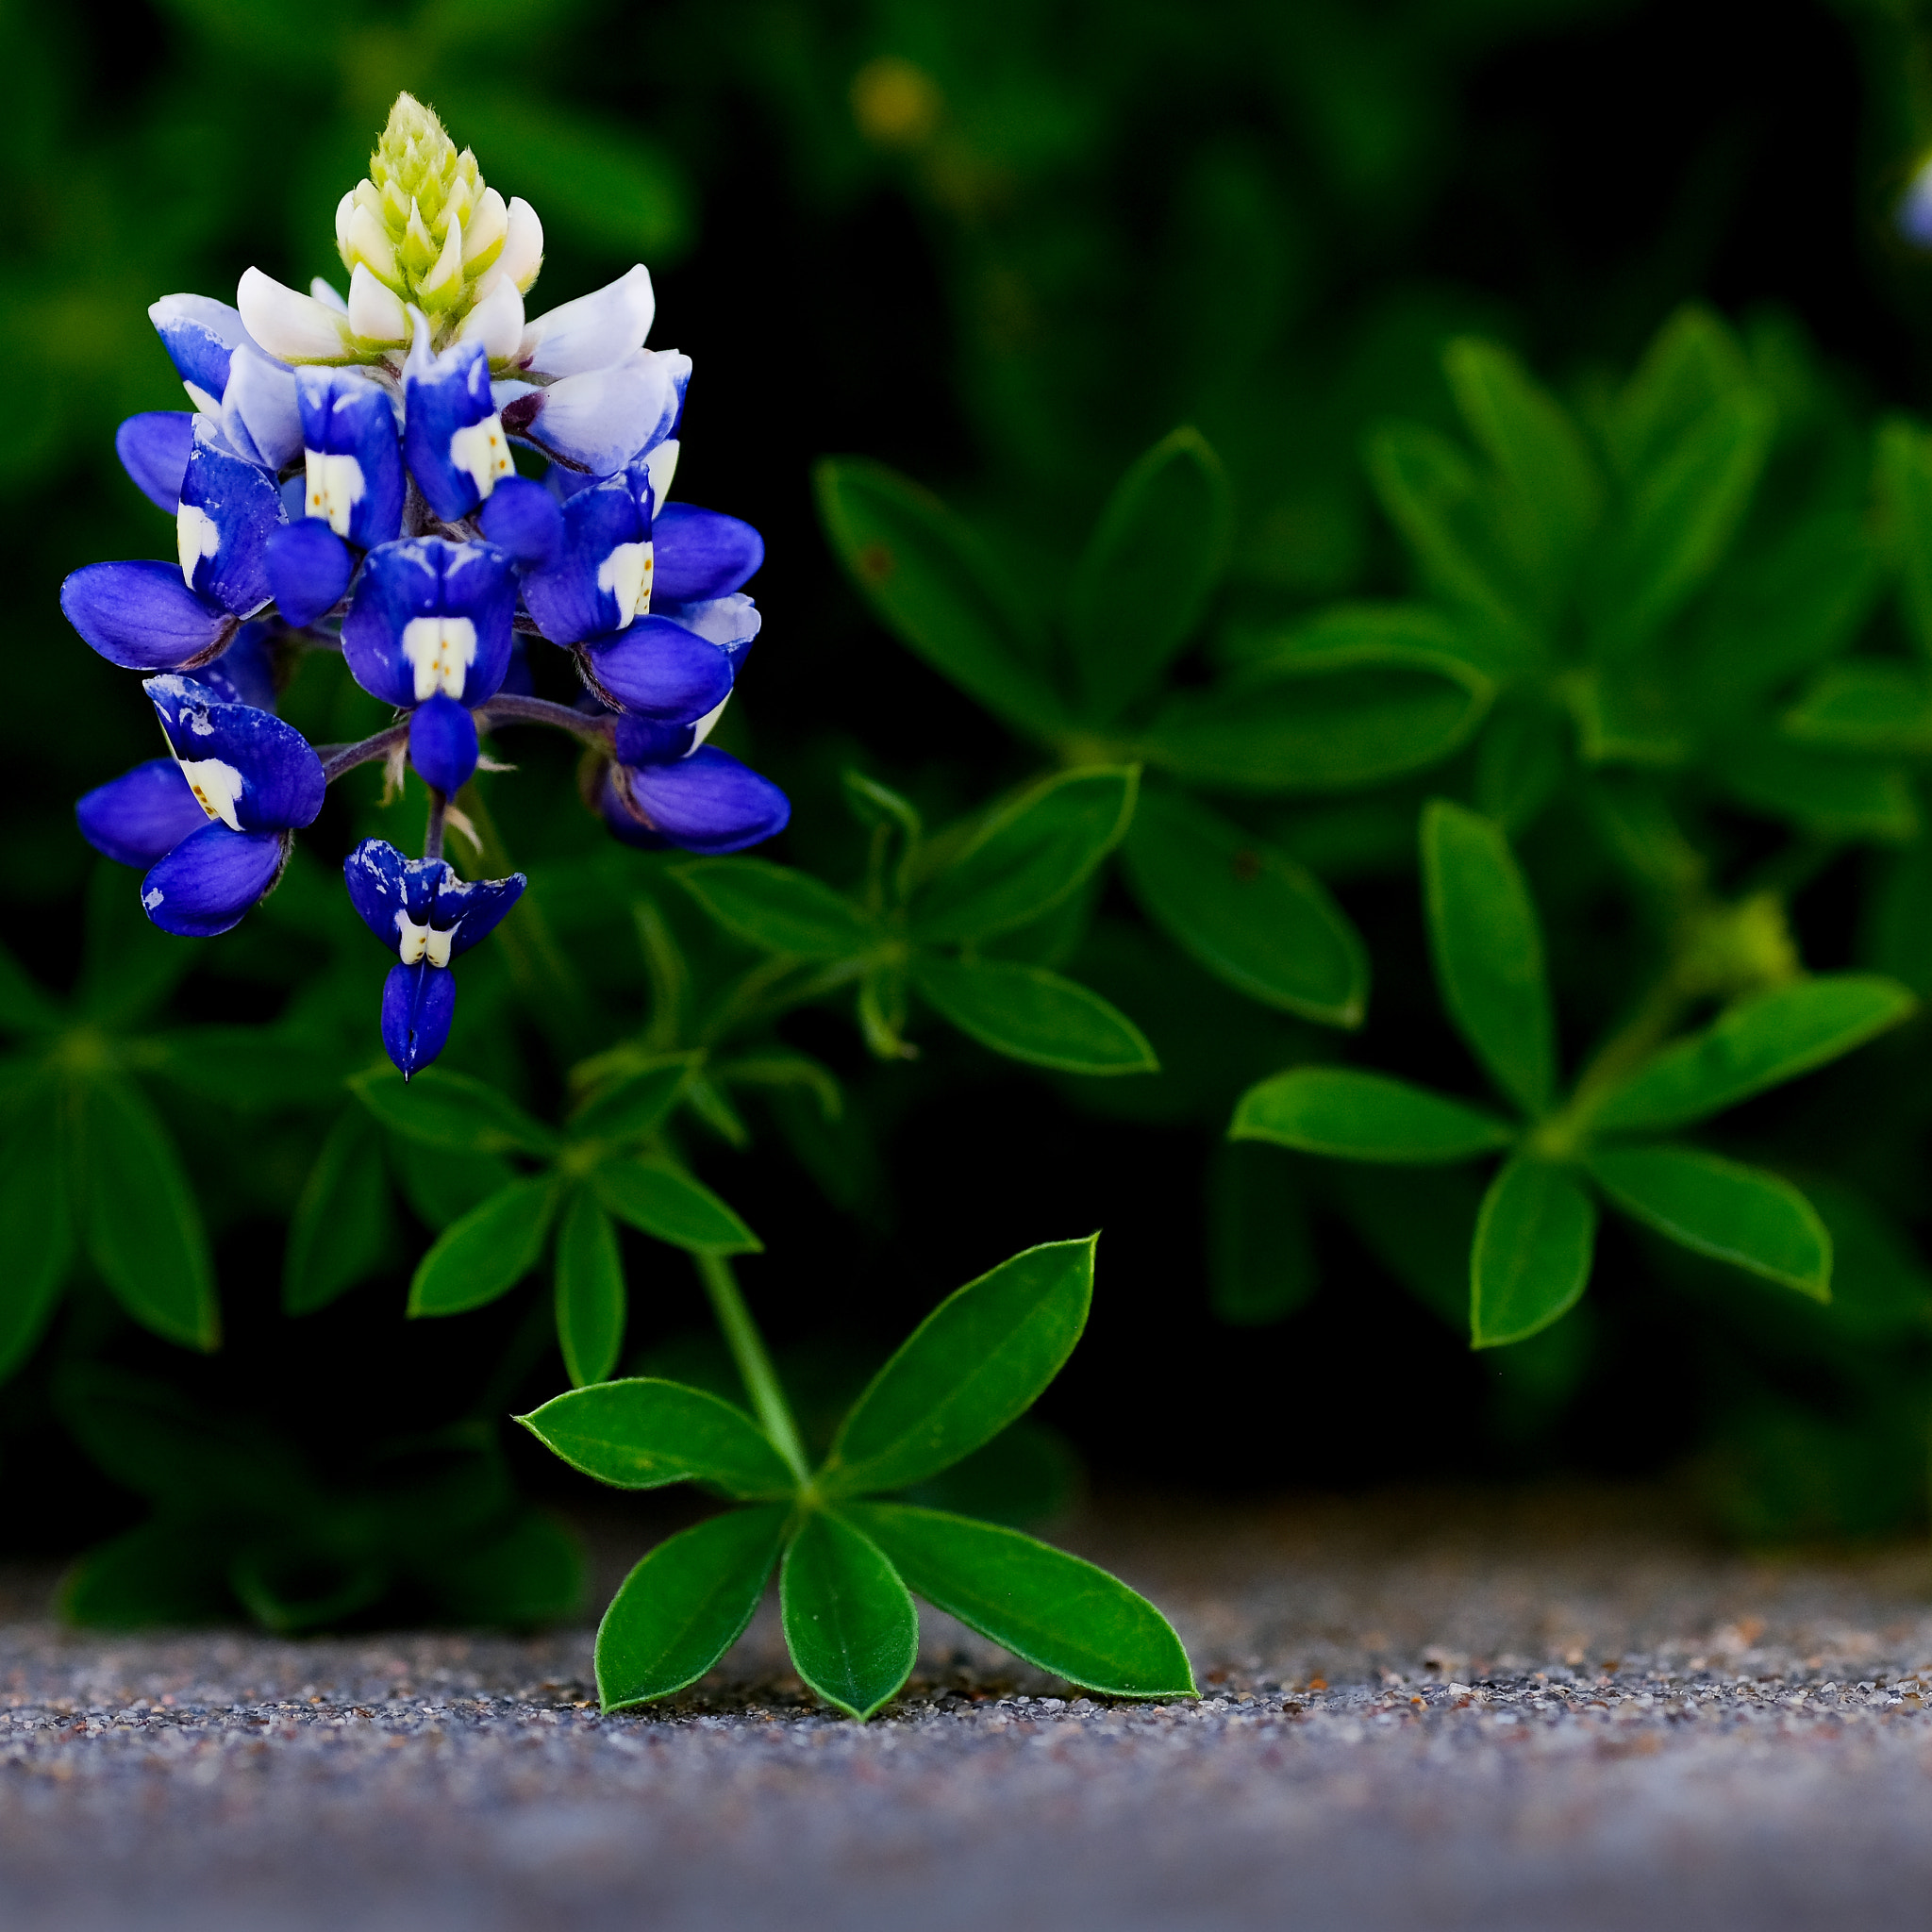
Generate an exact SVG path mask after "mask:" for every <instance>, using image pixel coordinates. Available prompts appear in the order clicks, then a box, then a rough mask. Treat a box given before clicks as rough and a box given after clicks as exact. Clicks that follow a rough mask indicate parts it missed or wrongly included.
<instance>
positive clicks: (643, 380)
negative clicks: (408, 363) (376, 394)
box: [411, 349, 691, 476]
mask: <svg viewBox="0 0 1932 1932" xmlns="http://www.w3.org/2000/svg"><path fill="white" fill-rule="evenodd" d="M690 380H691V358H690V357H689V356H684V355H680V354H679V353H678V352H677V351H676V350H675V349H640V350H639V351H638V352H637V353H636V354H635V355H634V356H628V357H626V358H625V359H624V360H623V361H622V362H618V363H614V364H612V365H611V366H610V367H609V368H608V369H597V370H592V371H591V372H590V373H589V374H588V375H566V376H565V377H564V378H563V380H562V381H561V382H554V383H552V384H551V385H550V386H549V388H547V389H538V388H536V387H534V386H532V385H531V384H529V383H525V382H518V381H514V380H511V381H506V382H499V383H497V384H496V385H495V394H496V399H497V403H498V405H499V406H500V408H502V410H503V426H504V428H505V429H506V430H508V432H509V434H510V435H512V436H514V437H518V438H520V439H521V440H522V441H525V442H528V443H530V444H532V445H534V446H535V447H536V448H538V449H540V450H541V451H542V452H543V454H544V455H545V456H547V457H551V458H556V459H557V460H558V461H559V462H562V463H566V464H568V465H569V466H570V467H571V468H572V469H575V470H583V471H586V472H588V473H589V474H590V475H592V476H608V475H614V474H615V473H616V472H617V471H619V470H622V469H623V468H624V467H625V464H627V463H629V462H630V461H631V460H632V459H633V458H636V457H640V456H642V455H644V454H645V453H646V452H647V451H650V450H653V449H655V448H656V447H657V446H658V444H659V443H660V442H662V441H664V440H665V439H666V438H667V437H668V436H670V434H671V433H672V431H673V430H674V429H675V427H676V425H677V419H678V417H679V416H680V415H681V414H682V413H683V409H684V391H685V386H686V384H688V383H689V382H690ZM411 467H412V468H413V467H414V465H413V462H412V464H411Z"/></svg>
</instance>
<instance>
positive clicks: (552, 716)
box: [476, 691, 611, 751]
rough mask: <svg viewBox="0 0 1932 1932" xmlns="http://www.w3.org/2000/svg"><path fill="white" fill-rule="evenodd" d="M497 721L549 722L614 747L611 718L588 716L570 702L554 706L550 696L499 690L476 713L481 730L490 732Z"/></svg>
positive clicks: (586, 739) (599, 744)
mask: <svg viewBox="0 0 1932 1932" xmlns="http://www.w3.org/2000/svg"><path fill="white" fill-rule="evenodd" d="M497 724H549V725H551V726H553V727H555V728H556V729H557V730H558V731H568V732H569V733H570V735H571V736H572V737H573V738H576V739H581V740H582V741H583V742H584V743H586V744H593V745H595V746H597V747H598V749H599V750H603V751H608V750H609V748H610V725H611V721H610V720H609V719H608V717H607V718H592V717H586V716H585V714H584V713H583V712H582V711H574V710H572V709H571V708H570V707H569V706H568V705H553V704H552V703H551V702H550V700H549V699H548V698H526V697H520V696H518V695H517V693H516V692H514V691H498V692H497V694H496V695H495V696H494V697H493V698H491V700H490V702H489V703H488V704H487V705H483V706H481V707H480V708H478V710H477V712H476V726H477V729H478V730H481V731H488V730H490V729H491V726H493V725H497Z"/></svg>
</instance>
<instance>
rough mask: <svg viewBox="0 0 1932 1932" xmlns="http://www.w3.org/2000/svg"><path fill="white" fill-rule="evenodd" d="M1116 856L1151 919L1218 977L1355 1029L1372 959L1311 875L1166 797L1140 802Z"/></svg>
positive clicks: (1228, 824)
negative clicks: (1122, 863)
mask: <svg viewBox="0 0 1932 1932" xmlns="http://www.w3.org/2000/svg"><path fill="white" fill-rule="evenodd" d="M1123 858H1124V860H1125V864H1126V874H1127V881H1128V883H1129V884H1130V885H1131V886H1132V887H1133V889H1134V895H1135V897H1136V898H1138V899H1139V900H1140V902H1141V905H1142V906H1143V907H1145V908H1146V909H1147V913H1148V915H1149V917H1150V918H1152V919H1153V920H1154V922H1155V923H1156V924H1158V925H1159V926H1160V927H1161V929H1162V930H1163V931H1164V932H1166V934H1167V935H1168V937H1169V938H1170V939H1172V940H1173V941H1174V943H1175V944H1176V945H1178V946H1179V947H1180V948H1181V950H1182V951H1183V952H1185V953H1187V954H1189V955H1190V956H1191V958H1194V959H1195V960H1197V961H1198V962H1199V963H1200V964H1201V965H1203V966H1205V967H1206V968H1207V969H1208V972H1210V973H1211V974H1214V976H1215V977H1216V978H1217V979H1220V980H1224V982H1225V983H1226V984H1227V985H1229V986H1231V987H1233V988H1234V989H1235V990H1236V991H1238V992H1244V993H1246V994H1247V996H1248V997H1249V998H1250V999H1254V1000H1259V1001H1261V1002H1262V1004H1263V1005H1265V1006H1271V1007H1279V1008H1282V1009H1283V1010H1285V1011H1287V1012H1291V1013H1299V1014H1300V1015H1301V1016H1302V1017H1303V1018H1304V1019H1306V1020H1315V1021H1319V1022H1320V1023H1321V1024H1324V1025H1327V1026H1358V1025H1360V1024H1361V1021H1362V1014H1363V1011H1364V1009H1365V1008H1366V1007H1367V1004H1368V995H1369V960H1368V954H1367V952H1366V950H1365V949H1364V947H1363V945H1362V942H1361V940H1360V938H1359V937H1358V936H1357V932H1356V929H1355V927H1354V926H1353V925H1351V924H1349V921H1348V916H1347V914H1346V913H1344V912H1343V911H1342V910H1341V907H1339V906H1338V905H1336V903H1335V901H1334V899H1333V898H1332V897H1331V896H1330V894H1329V891H1328V889H1327V888H1326V887H1325V886H1324V885H1323V884H1322V882H1321V881H1320V880H1319V879H1318V878H1316V877H1315V875H1314V874H1312V873H1310V872H1309V871H1308V870H1307V867H1305V866H1303V865H1301V864H1299V863H1298V862H1297V861H1296V860H1294V859H1292V858H1289V857H1288V855H1287V854H1286V853H1284V852H1282V851H1280V850H1279V849H1277V848H1276V847H1275V846H1274V845H1271V844H1269V843H1268V842H1267V841H1265V840H1262V839H1257V838H1255V837H1254V836H1253V835H1252V834H1251V833H1249V832H1247V831H1245V830H1243V829H1242V828H1241V826H1240V825H1238V824H1234V823H1233V821H1232V820H1229V819H1224V818H1223V817H1222V816H1221V815H1220V814H1219V813H1218V812H1213V811H1210V810H1208V808H1207V807H1206V806H1203V805H1200V804H1198V803H1196V802H1195V801H1194V800H1192V799H1190V798H1185V797H1182V796H1180V795H1179V794H1177V793H1175V792H1172V791H1147V792H1144V793H1143V794H1142V796H1141V807H1140V810H1139V811H1138V812H1137V813H1136V814H1135V817H1134V824H1133V828H1132V830H1131V831H1129V832H1128V834H1127V840H1126V844H1125V846H1124V848H1123Z"/></svg>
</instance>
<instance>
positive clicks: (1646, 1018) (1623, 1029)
mask: <svg viewBox="0 0 1932 1932" xmlns="http://www.w3.org/2000/svg"><path fill="white" fill-rule="evenodd" d="M1690 1005H1691V994H1690V993H1689V992H1687V991H1686V990H1685V988H1684V984H1683V981H1682V979H1681V978H1680V976H1679V974H1677V972H1676V970H1675V968H1674V967H1673V968H1672V969H1671V970H1670V971H1668V972H1666V973H1665V974H1664V975H1663V976H1662V978H1660V979H1659V980H1657V983H1656V985H1654V986H1653V987H1652V988H1651V989H1650V991H1648V992H1647V993H1645V994H1644V996H1643V998H1642V1000H1641V1003H1640V1004H1639V1006H1638V1008H1637V1010H1636V1011H1635V1012H1633V1013H1632V1014H1631V1015H1630V1017H1629V1019H1627V1020H1626V1021H1624V1024H1623V1025H1621V1026H1620V1027H1618V1028H1617V1030H1616V1031H1615V1032H1614V1033H1613V1034H1611V1035H1610V1037H1609V1038H1608V1039H1607V1041H1604V1043H1603V1045H1602V1046H1600V1047H1599V1048H1598V1049H1597V1050H1596V1053H1595V1055H1594V1057H1593V1058H1591V1062H1590V1064H1589V1065H1588V1066H1587V1067H1585V1068H1584V1070H1583V1072H1582V1074H1580V1075H1579V1076H1578V1077H1577V1081H1576V1086H1575V1088H1574V1091H1572V1093H1571V1095H1570V1098H1569V1101H1568V1102H1567V1103H1566V1104H1565V1106H1564V1107H1563V1108H1561V1109H1560V1110H1559V1111H1558V1112H1557V1113H1555V1114H1553V1115H1552V1116H1551V1117H1550V1118H1549V1119H1548V1120H1546V1121H1544V1122H1543V1124H1541V1126H1540V1127H1539V1128H1538V1129H1537V1130H1536V1132H1535V1134H1534V1135H1533V1136H1532V1137H1531V1139H1532V1143H1533V1145H1534V1146H1535V1148H1536V1149H1537V1150H1538V1151H1539V1152H1541V1154H1542V1155H1544V1156H1545V1158H1551V1159H1568V1158H1571V1157H1572V1156H1573V1155H1574V1152H1575V1150H1576V1147H1577V1145H1578V1143H1579V1142H1580V1141H1582V1139H1583V1137H1584V1135H1585V1134H1586V1133H1587V1132H1588V1130H1589V1127H1590V1119H1591V1115H1592V1114H1593V1113H1594V1112H1595V1111H1596V1109H1597V1107H1598V1105H1599V1104H1600V1103H1601V1101H1602V1100H1603V1098H1604V1096H1605V1095H1606V1094H1607V1093H1608V1092H1609V1091H1611V1090H1612V1089H1614V1088H1615V1087H1616V1086H1618V1085H1619V1084H1620V1083H1621V1082H1622V1080H1623V1078H1624V1075H1625V1074H1628V1073H1630V1072H1631V1071H1632V1070H1633V1069H1635V1068H1636V1067H1638V1066H1639V1065H1641V1063H1642V1062H1643V1061H1644V1060H1646V1059H1648V1058H1650V1056H1651V1055H1652V1054H1653V1053H1655V1052H1656V1051H1657V1048H1658V1047H1659V1046H1661V1045H1662V1044H1663V1043H1664V1041H1666V1040H1668V1039H1669V1038H1670V1037H1671V1034H1672V1033H1673V1032H1674V1030H1675V1028H1676V1025H1677V1023H1678V1021H1680V1020H1681V1019H1682V1018H1683V1017H1684V1012H1685V1009H1686V1008H1688V1007H1689V1006H1690Z"/></svg>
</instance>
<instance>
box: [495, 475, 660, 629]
mask: <svg viewBox="0 0 1932 1932" xmlns="http://www.w3.org/2000/svg"><path fill="white" fill-rule="evenodd" d="M562 515H563V542H562V544H561V546H560V547H559V549H558V557H557V561H556V563H555V564H553V565H552V566H551V567H550V568H549V569H547V570H538V571H528V572H525V575H524V582H523V591H524V602H525V604H526V605H527V606H528V607H529V611H530V615H531V616H532V617H534V618H535V619H536V620H537V622H538V623H539V624H540V625H541V626H542V628H543V635H544V636H545V637H546V638H548V639H549V640H550V641H551V642H552V643H554V644H575V643H578V642H580V641H582V640H583V639H585V638H596V637H608V636H609V635H611V634H612V633H614V632H617V631H620V630H622V629H623V628H624V627H625V625H627V624H629V623H630V622H631V620H632V619H633V618H634V617H635V616H636V615H637V610H636V608H635V607H636V605H637V604H638V602H639V601H640V598H641V593H642V592H643V591H646V590H647V589H648V585H649V578H648V575H646V573H647V570H648V566H649V561H650V553H649V552H648V550H646V549H645V548H644V547H643V546H644V545H646V544H648V543H649V542H650V540H651V526H650V525H649V524H648V523H647V522H646V521H645V520H644V518H643V517H642V516H641V514H640V513H639V510H638V507H637V505H636V503H635V502H634V501H633V500H632V498H631V493H630V491H628V490H627V489H625V486H624V484H623V483H621V482H611V483H602V484H599V485H598V486H597V488H596V489H594V490H585V491H579V492H578V494H576V495H575V496H573V497H572V498H571V499H570V501H569V502H568V503H566V504H565V505H564V506H563V510H562ZM625 563H628V564H629V565H630V566H631V569H630V571H629V572H628V573H627V574H625V573H621V572H620V570H619V566H620V565H622V564H625ZM624 575H627V581H624V582H621V581H620V577H621V576H624ZM620 590H623V591H627V592H628V594H627V595H626V596H625V601H624V602H623V603H620V601H619V591H620ZM626 606H628V607H629V608H626Z"/></svg>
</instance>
